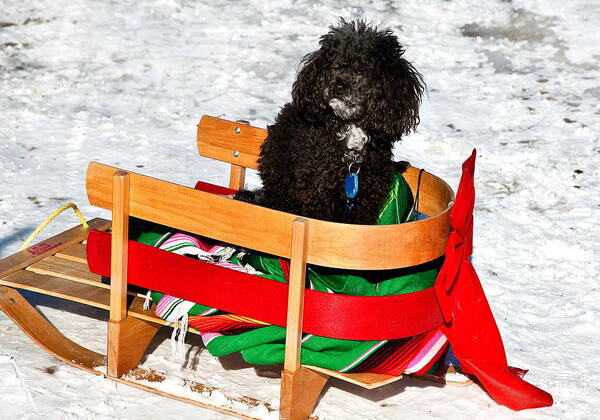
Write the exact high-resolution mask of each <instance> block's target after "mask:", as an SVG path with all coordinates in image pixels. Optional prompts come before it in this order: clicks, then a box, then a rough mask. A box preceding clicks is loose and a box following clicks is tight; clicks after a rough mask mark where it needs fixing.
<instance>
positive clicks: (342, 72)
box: [237, 19, 424, 224]
mask: <svg viewBox="0 0 600 420" xmlns="http://www.w3.org/2000/svg"><path fill="white" fill-rule="evenodd" d="M403 54H404V49H403V47H402V46H401V45H400V44H399V43H398V39H397V38H396V36H395V35H394V34H393V33H392V31H391V30H390V29H384V30H377V28H373V27H371V26H368V25H367V24H366V23H365V22H363V21H358V22H354V21H353V22H346V21H345V20H343V19H341V20H340V22H339V24H338V26H336V27H330V31H329V33H327V34H325V35H323V36H322V37H321V39H320V48H319V49H318V50H317V51H314V52H312V53H310V54H308V55H306V56H305V57H304V59H303V60H302V62H301V66H302V67H301V70H300V72H299V74H298V77H297V80H296V81H295V82H294V85H293V88H292V102H291V103H288V104H286V105H285V106H284V107H283V108H282V110H281V112H280V113H279V115H278V116H277V117H276V119H275V123H274V124H273V125H271V126H269V127H268V136H267V139H266V140H265V142H264V144H263V145H262V148H261V152H260V158H259V161H258V164H259V167H258V171H259V175H260V177H261V179H262V182H263V188H262V189H261V190H260V191H258V192H255V193H254V194H250V195H249V194H248V192H242V193H241V195H243V197H241V196H239V197H237V198H240V199H244V201H254V202H256V203H257V204H260V205H263V206H267V207H271V208H274V209H277V210H282V211H286V212H290V213H294V214H298V215H302V216H307V217H312V218H317V219H323V220H328V221H338V222H340V221H344V222H348V223H358V224H373V223H375V221H376V219H377V215H378V212H379V209H380V207H381V205H382V204H383V201H384V199H385V197H386V196H387V193H388V189H389V186H390V182H391V179H392V175H393V172H394V163H393V161H392V147H393V144H394V142H396V141H398V140H400V139H401V137H402V136H403V135H405V134H408V133H409V132H411V131H412V130H414V129H415V127H416V126H417V124H418V123H419V105H420V103H421V95H422V93H423V90H424V83H423V79H422V77H421V75H420V74H419V73H418V72H417V71H416V70H415V68H414V67H413V66H412V65H411V64H410V63H409V62H408V61H406V60H405V59H404V58H402V55H403ZM350 132H352V133H355V135H354V137H352V136H350V135H349V134H348V133H350ZM344 136H346V137H344ZM351 137H352V139H351ZM344 140H345V141H344ZM365 140H368V142H366V143H365V142H364V141H365ZM350 149H355V150H356V153H359V154H360V156H361V159H362V163H361V164H360V173H359V179H360V186H359V192H358V195H357V196H356V198H355V199H354V203H355V208H354V210H353V211H352V212H351V213H350V216H349V217H347V218H345V219H343V215H344V213H345V210H346V207H347V198H346V195H345V193H344V188H343V183H344V178H345V176H346V174H347V173H348V164H347V163H343V159H344V155H345V154H347V153H348V151H349V150H350Z"/></svg>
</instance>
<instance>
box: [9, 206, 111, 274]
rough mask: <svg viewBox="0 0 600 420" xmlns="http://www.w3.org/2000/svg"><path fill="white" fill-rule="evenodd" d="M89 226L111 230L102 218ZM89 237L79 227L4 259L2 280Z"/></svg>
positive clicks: (92, 221)
mask: <svg viewBox="0 0 600 420" xmlns="http://www.w3.org/2000/svg"><path fill="white" fill-rule="evenodd" d="M88 224H89V226H90V228H91V229H98V230H108V229H109V228H110V221H108V220H104V219H100V218H96V219H92V220H90V221H89V222H88ZM87 235H88V230H87V229H84V228H83V226H81V225H79V226H76V227H74V228H71V229H69V230H67V231H65V232H62V233H60V234H58V235H55V236H53V237H51V238H48V239H45V240H44V241H42V242H39V243H37V244H35V245H32V246H30V247H29V248H26V249H24V250H23V251H19V252H17V253H16V254H13V255H10V256H8V257H6V258H3V259H2V260H0V278H2V277H5V276H7V275H9V274H11V273H14V272H15V271H18V270H20V269H22V268H24V267H27V266H28V265H30V264H33V263H35V262H36V261H40V260H42V259H44V258H46V257H47V256H49V255H53V254H55V253H57V252H59V251H61V250H63V249H65V248H68V247H70V246H71V245H73V244H76V243H78V242H81V241H83V240H84V239H85V238H87Z"/></svg>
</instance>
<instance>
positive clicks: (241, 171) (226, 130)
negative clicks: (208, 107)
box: [196, 115, 267, 190]
mask: <svg viewBox="0 0 600 420" xmlns="http://www.w3.org/2000/svg"><path fill="white" fill-rule="evenodd" d="M266 138H267V130H265V129H264V128H258V127H252V126H251V125H249V123H248V122H246V121H238V122H233V121H227V120H223V119H221V118H216V117H211V116H210V115H204V116H202V118H201V119H200V123H199V124H198V132H197V135H196V143H197V145H198V153H199V154H200V156H204V157H208V158H211V159H216V160H220V161H223V162H228V163H231V171H230V174H229V188H233V189H236V190H240V189H242V188H243V187H244V180H245V177H246V168H250V169H256V168H257V167H258V164H257V162H256V161H257V159H258V154H259V153H260V146H261V145H262V144H263V142H264V141H265V139H266Z"/></svg>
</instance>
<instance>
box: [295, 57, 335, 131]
mask: <svg viewBox="0 0 600 420" xmlns="http://www.w3.org/2000/svg"><path fill="white" fill-rule="evenodd" d="M325 61H326V58H325V56H324V54H323V51H322V49H319V50H317V51H313V52H312V53H310V54H307V55H306V56H304V58H303V59H302V61H301V63H300V65H301V69H300V72H299V73H298V76H297V77H296V81H295V82H294V84H293V86H292V101H293V102H294V105H296V106H297V107H298V108H299V109H300V110H301V112H302V113H303V114H304V116H305V117H307V118H308V119H310V120H314V119H318V117H319V116H322V115H323V114H324V113H325V111H327V104H326V103H325V101H324V96H325V95H324V90H325V87H326V86H325V85H326V82H325V81H326V79H327V77H328V75H327V74H325V71H324V67H325V66H324V63H325Z"/></svg>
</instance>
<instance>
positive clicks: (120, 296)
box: [110, 171, 129, 322]
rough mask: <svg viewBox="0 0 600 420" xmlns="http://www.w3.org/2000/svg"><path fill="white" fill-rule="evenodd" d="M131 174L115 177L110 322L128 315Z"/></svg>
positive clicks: (119, 172)
mask: <svg viewBox="0 0 600 420" xmlns="http://www.w3.org/2000/svg"><path fill="white" fill-rule="evenodd" d="M128 231H129V174H128V173H127V172H125V171H117V172H115V174H114V175H113V209H112V244H111V247H112V248H111V265H110V320H111V321H114V322H119V321H122V320H123V319H125V316H126V314H127V241H128V239H129V234H128Z"/></svg>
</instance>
